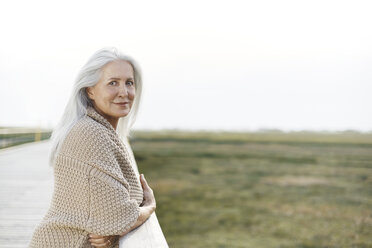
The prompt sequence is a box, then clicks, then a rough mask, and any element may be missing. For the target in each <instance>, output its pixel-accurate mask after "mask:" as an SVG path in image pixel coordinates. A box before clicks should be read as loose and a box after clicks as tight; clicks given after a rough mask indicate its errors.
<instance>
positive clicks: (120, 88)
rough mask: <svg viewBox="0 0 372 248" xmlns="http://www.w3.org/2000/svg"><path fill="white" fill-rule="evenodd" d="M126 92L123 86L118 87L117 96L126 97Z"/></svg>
mask: <svg viewBox="0 0 372 248" xmlns="http://www.w3.org/2000/svg"><path fill="white" fill-rule="evenodd" d="M127 95H128V90H127V88H126V87H125V85H123V86H120V87H119V96H127Z"/></svg>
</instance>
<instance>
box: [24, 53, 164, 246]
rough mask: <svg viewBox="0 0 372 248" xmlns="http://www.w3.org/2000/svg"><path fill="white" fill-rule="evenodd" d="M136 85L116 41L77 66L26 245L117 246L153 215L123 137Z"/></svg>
mask: <svg viewBox="0 0 372 248" xmlns="http://www.w3.org/2000/svg"><path fill="white" fill-rule="evenodd" d="M141 92H142V80H141V72H140V68H139V67H138V65H137V63H136V62H135V61H134V60H133V59H132V58H130V57H128V56H124V55H122V54H121V53H120V52H119V51H117V50H116V49H115V48H107V49H102V50H99V51H98V52H96V53H95V54H94V55H93V56H92V57H91V58H90V59H89V60H88V62H87V63H86V64H85V66H84V67H83V68H82V69H81V71H80V73H79V74H78V77H77V79H76V83H75V87H74V89H73V92H72V95H71V98H70V100H69V102H68V104H67V106H66V109H65V112H64V115H63V116H62V119H61V121H60V123H59V124H58V125H57V127H56V129H55V130H54V131H53V134H52V140H53V146H52V150H51V155H50V164H51V165H53V166H54V179H55V180H54V192H53V197H52V202H51V206H50V208H49V210H48V212H47V214H46V215H45V216H44V218H43V220H42V222H41V223H40V224H39V225H38V226H37V227H36V229H35V231H34V233H33V236H32V239H31V242H30V247H92V246H93V247H118V246H119V238H120V237H123V236H124V235H126V234H128V233H129V232H131V231H132V230H133V229H135V228H137V227H139V226H140V225H142V224H143V223H144V222H146V220H147V219H148V218H149V217H150V216H152V215H153V214H154V211H155V209H156V201H155V197H154V194H153V191H152V189H151V188H150V187H149V185H148V184H147V182H146V180H145V178H144V176H143V174H141V177H139V173H138V169H137V166H136V165H135V161H134V158H133V153H132V151H131V149H130V146H129V143H128V141H127V137H128V136H129V131H130V127H131V126H132V125H133V123H134V121H135V118H136V115H137V112H138V107H139V103H140V99H141ZM151 219H153V218H151ZM157 224H158V223H157ZM159 228H160V227H159ZM144 238H146V237H144ZM164 241H165V239H164ZM165 245H166V242H165ZM128 248H129V247H128Z"/></svg>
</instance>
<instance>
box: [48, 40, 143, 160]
mask: <svg viewBox="0 0 372 248" xmlns="http://www.w3.org/2000/svg"><path fill="white" fill-rule="evenodd" d="M115 60H124V61H127V62H128V63H129V64H131V65H132V67H133V72H134V82H135V90H136V95H135V98H134V102H133V105H132V108H131V111H130V112H129V114H128V115H127V116H124V117H121V118H119V121H118V125H117V128H116V132H117V134H118V136H119V138H120V139H121V140H122V141H123V142H127V138H128V137H131V134H130V131H131V130H130V129H131V127H132V126H133V124H134V122H135V120H136V117H137V113H138V109H139V104H140V101H141V94H142V75H141V69H140V67H139V65H138V64H137V62H136V61H135V60H134V59H133V58H131V57H130V56H127V55H124V54H122V53H121V52H120V51H119V50H118V49H116V48H115V47H106V48H103V49H100V50H98V51H97V52H95V53H94V54H93V55H92V56H91V57H90V58H89V60H88V62H87V63H86V64H85V65H84V66H83V68H81V70H80V72H79V73H78V75H77V77H76V79H75V84H74V86H73V90H72V93H71V96H70V99H69V101H68V103H67V105H66V107H65V111H64V113H63V115H62V117H61V119H60V121H59V123H58V124H57V126H56V127H55V128H54V130H53V132H52V135H51V140H52V147H51V151H50V155H49V165H50V166H53V164H54V160H55V158H56V155H57V154H58V151H59V148H60V145H61V144H62V142H63V140H64V138H65V137H66V135H67V134H68V132H69V131H70V129H71V128H72V126H73V125H74V124H75V123H76V122H77V121H78V120H79V119H80V118H82V117H84V116H85V115H86V114H87V107H88V106H93V104H92V102H91V100H90V99H89V98H88V96H87V93H86V88H87V87H92V86H94V85H96V84H97V82H98V81H99V79H100V77H101V74H102V68H103V67H104V66H105V65H106V64H108V63H110V62H112V61H115Z"/></svg>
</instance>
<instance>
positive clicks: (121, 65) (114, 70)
mask: <svg viewBox="0 0 372 248" xmlns="http://www.w3.org/2000/svg"><path fill="white" fill-rule="evenodd" d="M133 76H134V75H133V67H132V65H131V64H130V63H129V62H127V61H124V60H115V61H112V62H110V63H108V64H107V65H105V66H104V68H103V78H104V79H110V78H116V79H124V78H125V79H127V78H133Z"/></svg>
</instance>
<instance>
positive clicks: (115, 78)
mask: <svg viewBox="0 0 372 248" xmlns="http://www.w3.org/2000/svg"><path fill="white" fill-rule="evenodd" d="M108 80H121V78H118V77H111V78H109V79H108ZM127 80H134V79H133V78H131V77H129V78H127Z"/></svg>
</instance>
